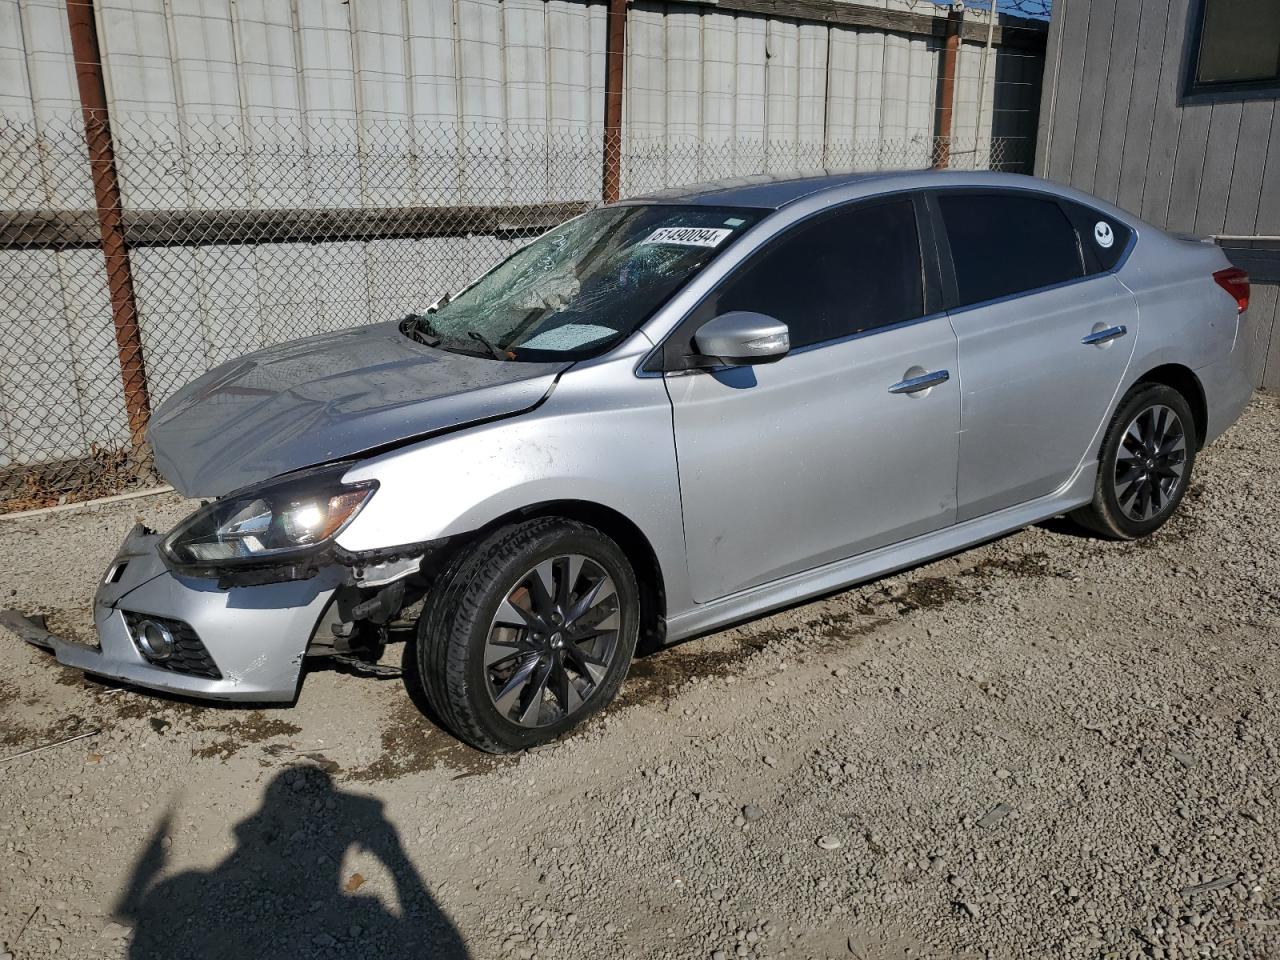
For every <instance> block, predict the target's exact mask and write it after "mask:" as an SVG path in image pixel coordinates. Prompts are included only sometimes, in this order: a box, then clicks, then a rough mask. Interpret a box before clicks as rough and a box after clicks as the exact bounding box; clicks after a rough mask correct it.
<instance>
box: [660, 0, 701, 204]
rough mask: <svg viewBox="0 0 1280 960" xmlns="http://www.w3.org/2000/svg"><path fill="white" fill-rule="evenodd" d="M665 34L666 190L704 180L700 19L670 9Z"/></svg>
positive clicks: (697, 14) (692, 11)
mask: <svg viewBox="0 0 1280 960" xmlns="http://www.w3.org/2000/svg"><path fill="white" fill-rule="evenodd" d="M666 32H667V129H666V136H667V143H668V154H667V171H666V179H665V181H664V185H665V186H675V185H677V184H683V183H696V182H698V181H701V180H705V179H707V176H706V173H705V172H704V169H703V165H702V152H703V151H702V144H701V142H700V140H699V138H700V135H701V133H702V130H701V119H702V117H701V115H702V110H701V103H700V100H701V95H702V15H701V13H700V12H699V11H698V10H697V9H696V8H689V7H682V6H670V7H668V8H667V16H666Z"/></svg>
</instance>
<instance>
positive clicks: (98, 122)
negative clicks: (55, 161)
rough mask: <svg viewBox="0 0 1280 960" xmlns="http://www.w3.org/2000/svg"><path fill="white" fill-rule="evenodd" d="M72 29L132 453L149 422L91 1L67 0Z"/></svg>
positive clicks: (148, 400) (141, 442) (141, 441)
mask: <svg viewBox="0 0 1280 960" xmlns="http://www.w3.org/2000/svg"><path fill="white" fill-rule="evenodd" d="M67 22H68V25H69V27H70V30H71V55H72V58H73V59H74V60H75V64H76V84H77V86H78V87H79V89H80V108H81V112H82V113H83V115H84V139H85V144H86V145H87V146H88V148H89V172H90V176H91V177H92V178H93V193H94V198H95V200H96V201H97V205H98V230H99V232H100V233H101V235H102V254H103V257H104V259H105V260H106V269H107V289H108V291H109V292H110V295H111V320H112V322H113V323H114V325H115V330H116V349H117V351H118V352H119V354H120V377H121V380H122V381H123V383H124V404H125V410H126V411H127V413H128V416H129V436H130V439H131V441H132V443H133V447H134V450H135V451H139V450H140V449H141V448H142V447H143V446H144V445H145V444H146V433H147V423H148V421H149V420H150V419H151V398H150V396H149V394H148V391H147V371H146V367H145V365H144V364H143V359H142V333H141V331H140V330H139V329H138V304H137V300H136V298H135V296H134V291H133V269H132V267H131V266H130V263H129V247H128V244H127V243H126V242H125V236H124V219H123V217H122V214H121V206H120V180H119V178H118V177H117V175H116V155H115V146H114V144H113V142H112V139H111V124H110V117H109V115H108V112H107V90H106V86H105V84H104V83H103V80H102V54H101V52H100V51H99V49H98V30H97V27H96V26H95V24H94V17H93V0H67Z"/></svg>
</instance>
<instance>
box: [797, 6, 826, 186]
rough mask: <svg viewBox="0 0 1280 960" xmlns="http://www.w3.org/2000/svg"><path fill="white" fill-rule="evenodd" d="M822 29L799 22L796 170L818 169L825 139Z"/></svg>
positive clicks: (823, 41) (824, 58) (824, 43)
mask: <svg viewBox="0 0 1280 960" xmlns="http://www.w3.org/2000/svg"><path fill="white" fill-rule="evenodd" d="M828 37H829V31H828V29H827V28H826V27H825V26H821V25H819V24H812V23H802V24H801V25H800V29H799V37H798V42H797V63H798V69H797V73H796V80H797V90H796V99H797V102H796V141H797V144H796V146H797V153H796V168H797V169H799V170H815V169H820V168H821V167H822V166H823V165H824V162H825V159H824V155H825V150H824V147H825V144H826V138H827V118H826V113H827V102H826V101H827V47H828Z"/></svg>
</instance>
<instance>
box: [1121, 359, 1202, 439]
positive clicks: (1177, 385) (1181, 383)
mask: <svg viewBox="0 0 1280 960" xmlns="http://www.w3.org/2000/svg"><path fill="white" fill-rule="evenodd" d="M1144 383H1159V384H1163V385H1164V386H1166V387H1169V388H1170V389H1173V390H1177V391H1178V393H1180V394H1182V396H1183V398H1184V399H1185V400H1186V401H1187V406H1189V407H1190V408H1191V415H1192V416H1193V417H1194V418H1195V427H1196V449H1197V450H1199V449H1201V448H1203V447H1204V442H1205V436H1206V434H1207V433H1208V431H1209V402H1208V399H1207V398H1206V397H1205V392H1204V386H1203V385H1202V384H1201V383H1200V378H1199V377H1197V376H1196V375H1195V371H1193V370H1192V369H1191V368H1190V367H1186V366H1183V365H1182V364H1180V363H1166V364H1162V365H1161V366H1158V367H1153V368H1151V369H1150V370H1148V371H1147V372H1146V373H1144V374H1143V375H1142V376H1140V377H1139V378H1138V379H1137V380H1136V381H1134V386H1138V385H1140V384H1144Z"/></svg>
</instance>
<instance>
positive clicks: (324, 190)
mask: <svg viewBox="0 0 1280 960" xmlns="http://www.w3.org/2000/svg"><path fill="white" fill-rule="evenodd" d="M349 9H350V8H349V7H348V6H347V5H346V4H331V3H299V4H298V6H297V15H298V27H297V29H298V43H299V47H300V49H301V52H302V56H301V64H300V66H301V77H302V87H303V92H304V99H303V107H304V111H305V116H306V129H307V143H308V148H309V157H310V160H311V163H310V171H309V172H310V175H311V178H310V183H309V196H308V201H309V204H314V205H316V206H320V207H350V206H355V205H358V204H359V203H360V195H361V187H362V177H361V171H360V165H359V162H358V159H357V155H356V149H355V148H356V146H357V144H358V143H359V138H358V130H357V126H356V79H355V63H354V60H353V58H352V42H351V23H350V20H349ZM284 173H285V171H283V170H279V171H277V175H283V174H284Z"/></svg>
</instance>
